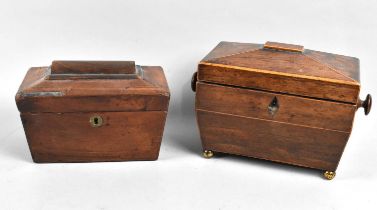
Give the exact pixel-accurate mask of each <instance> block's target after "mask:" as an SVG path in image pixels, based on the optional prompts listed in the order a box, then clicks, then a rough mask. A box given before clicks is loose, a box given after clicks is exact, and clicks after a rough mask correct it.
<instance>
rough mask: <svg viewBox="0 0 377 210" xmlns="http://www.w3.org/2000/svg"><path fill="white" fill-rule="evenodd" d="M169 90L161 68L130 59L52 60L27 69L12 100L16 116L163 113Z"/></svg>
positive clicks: (166, 104)
mask: <svg viewBox="0 0 377 210" xmlns="http://www.w3.org/2000/svg"><path fill="white" fill-rule="evenodd" d="M169 96H170V93H169V88H168V85H167V82H166V79H165V76H164V73H163V70H162V68H161V67H158V66H137V65H135V62H133V61H53V62H52V65H51V66H49V67H34V68H31V69H30V70H29V71H28V73H27V75H26V76H25V79H24V81H23V83H22V84H21V86H20V88H19V90H18V92H17V95H16V102H17V106H18V109H19V110H20V111H21V112H36V113H39V112H94V111H95V112H100V111H161V110H167V106H168V101H169Z"/></svg>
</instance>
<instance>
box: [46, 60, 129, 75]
mask: <svg viewBox="0 0 377 210" xmlns="http://www.w3.org/2000/svg"><path fill="white" fill-rule="evenodd" d="M135 72H136V68H135V62H134V61H59V60H58V61H53V62H52V64H51V74H135Z"/></svg>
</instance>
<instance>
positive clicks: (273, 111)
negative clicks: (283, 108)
mask: <svg viewBox="0 0 377 210" xmlns="http://www.w3.org/2000/svg"><path fill="white" fill-rule="evenodd" d="M278 110H279V101H278V98H276V96H275V97H274V98H273V99H272V101H271V103H270V105H268V113H270V115H271V116H274V115H275V114H276V112H277V111H278Z"/></svg>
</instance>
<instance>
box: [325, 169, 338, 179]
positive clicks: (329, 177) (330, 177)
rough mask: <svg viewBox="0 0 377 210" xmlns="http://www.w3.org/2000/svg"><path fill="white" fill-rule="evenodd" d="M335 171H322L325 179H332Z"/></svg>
mask: <svg viewBox="0 0 377 210" xmlns="http://www.w3.org/2000/svg"><path fill="white" fill-rule="evenodd" d="M335 175H336V173H335V172H334V171H325V173H323V176H324V177H325V178H326V179H327V180H332V179H334V177H335Z"/></svg>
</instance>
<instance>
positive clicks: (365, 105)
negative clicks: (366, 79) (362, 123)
mask: <svg viewBox="0 0 377 210" xmlns="http://www.w3.org/2000/svg"><path fill="white" fill-rule="evenodd" d="M360 107H363V108H364V114H365V115H368V114H369V112H370V109H371V108H372V96H371V95H370V94H368V95H367V97H366V98H365V100H364V101H363V100H361V99H359V100H358V102H357V108H360Z"/></svg>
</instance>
